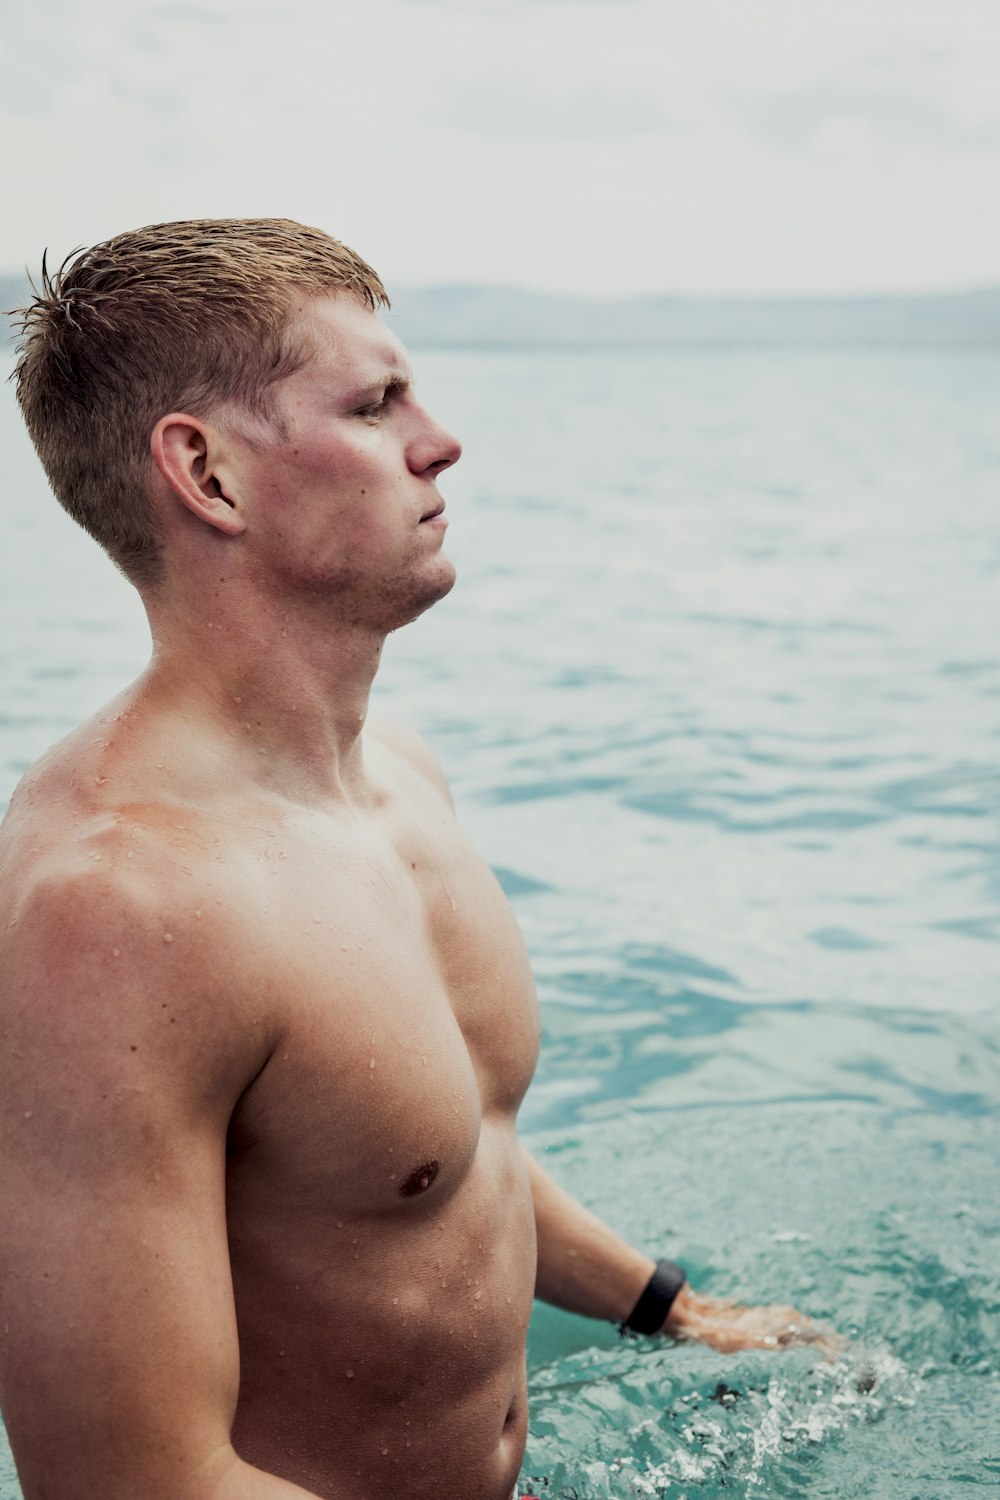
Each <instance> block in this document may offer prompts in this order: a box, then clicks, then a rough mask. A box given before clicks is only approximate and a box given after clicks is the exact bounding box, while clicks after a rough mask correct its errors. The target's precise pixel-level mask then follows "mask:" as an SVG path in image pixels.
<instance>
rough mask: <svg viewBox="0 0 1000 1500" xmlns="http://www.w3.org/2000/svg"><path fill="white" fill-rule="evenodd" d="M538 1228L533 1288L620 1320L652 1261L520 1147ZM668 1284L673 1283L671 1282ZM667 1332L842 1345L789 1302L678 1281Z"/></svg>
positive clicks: (747, 1342)
mask: <svg viewBox="0 0 1000 1500" xmlns="http://www.w3.org/2000/svg"><path fill="white" fill-rule="evenodd" d="M524 1155H525V1160H526V1161H527V1164H528V1174H529V1177H530V1180H531V1193H532V1198H533V1201H534V1208H535V1227H536V1230H537V1234H538V1270H537V1273H536V1277H535V1294H536V1296H538V1297H540V1298H541V1299H542V1300H543V1301H544V1302H551V1303H553V1304H554V1305H555V1306H556V1307H562V1308H565V1310H566V1311H567V1312H575V1313H582V1314H583V1316H584V1317H589V1318H604V1319H607V1321H608V1322H611V1323H623V1322H625V1320H626V1319H627V1318H628V1317H629V1315H630V1314H631V1312H632V1311H633V1309H634V1308H635V1305H636V1303H637V1302H638V1300H639V1298H640V1296H641V1294H642V1292H643V1291H644V1290H645V1288H646V1286H647V1285H648V1283H649V1279H650V1277H651V1276H652V1274H653V1272H654V1270H655V1269H656V1264H655V1262H654V1261H653V1260H651V1259H650V1257H649V1256H648V1255H643V1254H642V1252H641V1251H639V1250H634V1249H633V1248H632V1246H631V1245H629V1244H628V1243H627V1242H626V1241H625V1240H623V1239H622V1238H621V1236H620V1235H617V1234H616V1233H615V1232H614V1230H613V1229H609V1227H608V1226H607V1224H603V1223H602V1222H601V1220H600V1219H598V1218H597V1217H596V1216H595V1215H594V1214H592V1213H590V1211H589V1210H588V1209H586V1208H584V1207H583V1205H582V1204H581V1203H577V1201H576V1199H575V1198H572V1197H571V1196H570V1194H569V1193H567V1192H565V1191H564V1190H563V1189H562V1188H561V1187H559V1185H558V1183H555V1182H553V1180H552V1178H551V1177H550V1176H549V1175H548V1173H547V1172H546V1171H544V1169H543V1168H542V1167H540V1166H539V1165H538V1163H537V1162H536V1161H535V1160H534V1158H533V1157H532V1156H531V1154H530V1152H527V1151H525V1153H524ZM671 1290H672V1289H671ZM659 1331H660V1332H663V1333H665V1334H667V1335H669V1336H670V1337H672V1338H681V1339H688V1338H694V1339H701V1340H703V1341H704V1342H705V1343H707V1344H710V1345H711V1346H712V1347H713V1348H714V1349H719V1350H721V1351H723V1352H726V1353H730V1352H733V1351H735V1350H737V1349H749V1348H765V1349H766V1348H781V1347H783V1346H784V1345H786V1344H790V1343H800V1344H801V1343H805V1344H813V1345H815V1346H816V1347H817V1348H818V1350H819V1351H820V1352H822V1353H823V1354H825V1355H826V1356H827V1357H831V1356H835V1355H837V1354H839V1352H840V1351H841V1350H842V1348H843V1341H842V1340H841V1339H839V1338H838V1337H837V1336H836V1335H835V1334H831V1333H830V1332H829V1331H827V1330H824V1329H821V1328H818V1327H817V1325H816V1324H815V1323H813V1322H812V1321H811V1320H810V1319H809V1318H806V1317H804V1316H803V1315H802V1313H800V1312H797V1311H796V1309H795V1308H794V1307H785V1306H778V1307H775V1306H770V1307H743V1306H739V1305H737V1304H735V1303H732V1302H730V1301H728V1300H725V1299H719V1298H717V1297H711V1296H706V1295H704V1294H699V1293H697V1292H695V1291H693V1290H692V1288H691V1287H690V1286H688V1285H687V1284H685V1285H683V1286H682V1287H681V1288H680V1290H679V1291H678V1292H677V1293H676V1295H675V1296H674V1297H673V1300H672V1302H670V1311H669V1313H667V1315H666V1317H665V1319H664V1322H663V1325H662V1328H661V1329H660V1330H659Z"/></svg>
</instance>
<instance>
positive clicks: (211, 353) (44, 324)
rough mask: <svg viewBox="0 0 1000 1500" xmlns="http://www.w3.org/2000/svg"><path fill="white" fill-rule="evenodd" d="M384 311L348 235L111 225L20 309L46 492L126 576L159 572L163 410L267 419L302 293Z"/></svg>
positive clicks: (212, 223) (217, 225)
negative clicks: (157, 434)
mask: <svg viewBox="0 0 1000 1500" xmlns="http://www.w3.org/2000/svg"><path fill="white" fill-rule="evenodd" d="M337 291H348V292H350V293H352V294H354V295H355V296H356V297H358V298H360V299H362V301H364V302H365V303H367V305H368V307H369V308H371V309H374V308H376V307H377V306H379V305H383V306H384V305H387V304H388V298H387V296H386V294H385V290H384V288H383V286H382V283H381V282H380V281H379V278H378V277H377V276H376V274H375V272H374V271H373V270H372V269H371V268H370V267H369V266H367V265H366V264H365V262H364V261H363V260H361V258H360V257H359V256H357V255H355V253H354V252H353V251H352V250H349V249H348V248H347V246H346V245H341V244H340V243H338V241H336V240H334V239H331V238H330V236H329V235H327V234H324V233H323V232H322V231H321V230H318V229H310V228H308V227H306V226H305V225H302V224H296V223H293V222H292V221H291V220H288V219H196V220H191V221H187V222H182V223H176V224H154V225H150V226H149V227H148V228H146V229H138V230H134V231H132V232H130V233H127V234H121V235H117V236H116V237H115V238H114V239H112V240H108V241H107V242H106V243H105V244H103V245H97V246H95V247H94V248H93V249H92V250H87V251H84V252H82V253H81V254H79V255H77V256H76V258H75V259H72V260H71V261H70V262H67V263H66V264H65V265H64V266H63V268H62V269H61V270H60V271H59V272H58V273H57V274H56V275H55V276H49V274H48V272H47V270H46V269H45V267H44V265H43V270H42V284H41V289H40V290H39V291H38V292H37V293H36V295H35V298H34V301H33V302H32V304H31V305H30V306H29V307H27V308H26V309H24V311H23V313H22V314H21V318H22V326H23V336H22V340H21V346H20V352H19V358H18V363H17V369H16V381H17V395H18V400H19V402H20V405H21V410H22V412H23V413H24V418H25V421H26V423H27V426H28V430H29V432H30V433H31V437H32V440H33V442H34V444H35V447H36V449H37V450H38V455H39V457H40V459H41V461H42V464H43V466H44V468H45V471H46V473H47V474H48V477H49V481H50V483H51V485H52V488H53V491H54V492H55V495H56V498H57V499H58V500H59V502H60V503H61V504H62V505H63V506H64V507H65V509H66V510H67V511H68V512H69V514H70V515H71V516H72V517H73V518H74V520H76V521H78V522H79V523H80V525H81V526H83V527H84V529H85V530H87V531H89V532H90V534H91V536H93V537H94V538H95V539H96V540H97V541H98V542H100V544H101V546H102V547H104V548H105V550H106V551H107V552H108V553H109V554H110V556H111V557H112V558H113V559H114V561H115V562H116V563H118V565H119V566H120V567H121V568H122V570H123V571H124V572H125V573H126V574H127V575H128V576H129V577H130V578H131V579H132V581H133V582H134V583H137V584H140V585H149V584H153V583H156V582H157V581H158V579H159V578H160V576H161V574H162V552H161V535H160V530H159V527H158V524H157V519H156V515H155V512H154V510H153V508H152V506H151V504H150V499H149V487H148V479H149V471H150V463H151V459H150V434H151V433H152V430H153V428H154V426H155V424H156V423H157V421H158V420H159V419H160V417H162V416H163V415H164V414H165V413H167V412H170V411H174V410H182V411H188V412H190V413H192V414H193V415H195V416H200V417H206V416H208V415H210V414H212V413H214V412H216V411H218V410H219V409H220V408H224V407H228V408H230V409H233V408H235V409H237V410H242V411H244V412H246V413H247V414H248V415H249V416H251V417H254V418H257V419H261V418H263V419H265V420H266V419H268V418H270V417H271V416H272V415H273V412H272V403H271V396H272V392H273V388H274V386H275V384H276V382H278V381H281V380H283V379H285V378H286V377H287V376H289V375H290V374H292V373H293V372H294V371H295V370H296V369H298V368H299V367H300V366H301V365H302V364H303V362H304V361H305V360H306V359H307V358H308V355H309V350H308V348H302V347H299V346H298V345H297V344H296V342H295V340H294V337H292V336H291V324H292V313H293V309H294V307H295V306H296V305H297V304H300V303H301V301H302V297H303V294H305V295H306V296H307V297H321V296H324V295H328V294H330V293H334V292H337Z"/></svg>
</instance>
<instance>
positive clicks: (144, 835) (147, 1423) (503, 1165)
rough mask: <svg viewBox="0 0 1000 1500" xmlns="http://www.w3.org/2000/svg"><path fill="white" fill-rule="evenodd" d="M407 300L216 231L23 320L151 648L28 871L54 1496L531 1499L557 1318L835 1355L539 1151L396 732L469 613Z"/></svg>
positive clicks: (35, 429) (424, 791)
mask: <svg viewBox="0 0 1000 1500" xmlns="http://www.w3.org/2000/svg"><path fill="white" fill-rule="evenodd" d="M385 300H386V299H385V293H384V291H383V289H382V286H381V284H380V282H379V280H378V278H377V277H376V276H375V274H374V272H372V271H371V269H370V268H369V267H368V266H366V265H365V264H364V262H362V261H361V260H360V259H359V258H358V257H357V256H356V255H354V254H353V253H352V252H351V251H349V250H347V249H346V248H345V247H344V246H342V245H339V244H338V243H337V242H335V241H333V240H331V239H330V238H329V237H328V236H326V235H325V234H322V233H320V232H319V231H317V230H313V229H306V228H304V227H302V226H300V225H295V224H291V223H289V222H286V221H281V220H252V221H210V222H198V223H184V224H173V225H159V226H155V227H153V228H150V229H146V230H142V231H138V232H136V233H132V234H124V235H121V236H119V237H118V238H116V239H114V240H111V241H109V242H108V243H107V244H105V245H101V246H98V247H97V248H95V249H94V250H92V251H89V252H87V253H84V254H82V255H80V256H79V257H78V258H77V260H76V261H75V262H74V263H73V264H72V265H71V266H70V267H69V268H68V269H66V270H64V272H63V273H61V274H60V275H59V276H58V277H56V278H55V279H50V278H49V277H48V276H47V275H44V274H43V285H42V290H41V292H40V293H39V294H38V296H37V297H36V300H35V302H34V304H33V306H32V307H31V308H30V309H29V310H28V311H27V312H26V314H25V327H24V341H23V345H22V351H21V356H20V361H19V365H18V371H17V379H18V394H19V399H20V401H21V404H22V409H23V411H24V414H25V417H26V420H27V423H28V426H29V429H30V431H31V434H32V437H33V439H34V441H35V444H36V446H37V448H38V451H39V454H40V457H41V459H42V462H43V464H44V465H45V467H46V470H47V472H48V474H49V477H50V479H51V481H52V485H53V488H54V489H55V492H56V494H57V496H58V498H59V499H60V500H61V501H62V503H63V504H64V505H65V507H66V508H67V510H68V511H69V512H70V513H71V514H72V515H73V516H74V517H75V518H76V519H77V520H78V521H80V522H81V524H83V525H84V526H85V527H86V528H87V529H88V530H89V531H90V532H91V533H92V534H93V535H94V536H95V537H96V538H97V540H98V541H99V542H101V544H102V545H103V546H104V547H105V548H106V549H107V551H108V552H109V553H110V555H111V556H112V557H113V558H114V559H115V561H116V562H117V563H118V564H119V566H120V567H121V568H122V569H123V571H124V572H125V573H126V574H127V575H128V576H129V577H130V578H131V579H132V580H133V582H134V583H135V584H136V586H137V588H138V589H139V592H140V594H141V596H142V599H143V602H144V604H145V606H146V609H147V611H148V615H149V620H150V625H151V630H152V636H153V643H154V644H153V655H152V659H151V662H150V665H149V668H148V669H147V671H146V672H145V673H144V674H143V676H142V677H141V678H140V679H139V680H138V681H137V682H136V683H135V684H133V685H132V686H131V687H130V688H128V689H127V690H126V691H125V692H124V693H122V695H121V696H120V697H119V698H118V699H116V700H115V701H114V702H113V703H111V704H110V705H109V706H108V708H107V709H106V710H104V711H103V712H102V713H100V714H99V715H98V716H97V717H96V719H94V720H93V721H91V722H90V723H88V724H86V725H84V726H83V727H82V728H81V729H79V730H78V731H76V733H74V734H73V735H71V736H70V737H69V738H68V739H67V740H65V741H64V742H63V743H62V744H60V745H58V746H57V747H56V748H55V749H54V750H53V751H51V752H50V753H49V755H48V756H46V757H45V758H44V759H43V760H42V761H41V763H40V764H39V765H38V766H37V767H36V768H35V769H34V771H32V772H31V773H30V774H29V775H28V777H26V779H25V781H24V782H23V783H22V785H21V787H20V788H19V790H18V792H17V794H16V795H15V798H14V801H13V803H12V805H11V809H10V813H9V815H8V818H7V820H6V822H5V825H4V829H3V837H2V843H0V934H2V942H0V974H2V993H0V1017H2V1021H0V1024H2V1030H3V1038H4V1047H3V1054H2V1060H0V1071H2V1076H0V1118H2V1129H3V1146H2V1153H0V1173H2V1181H3V1209H2V1214H0V1288H2V1290H0V1298H2V1302H3V1307H2V1312H0V1328H2V1330H3V1340H2V1351H3V1357H2V1384H0V1401H2V1406H3V1412H4V1417H5V1420H6V1422H7V1425H8V1430H9V1435H10V1439H11V1443H12V1447H13V1450H14V1454H15V1459H16V1462H17V1465H18V1470H19V1474H20V1476H21V1481H22V1485H23V1488H24V1494H25V1497H26V1500H42V1497H44V1500H95V1497H97V1496H101V1497H104V1500H160V1497H163V1500H167V1497H169V1500H292V1497H308V1496H319V1497H324V1500H339V1497H341V1496H348V1495H350V1496H351V1497H365V1496H371V1497H383V1496H389V1495H393V1496H397V1497H398V1496H405V1497H412V1500H430V1497H431V1496H432V1495H433V1496H435V1497H438V1496H440V1494H441V1493H443V1492H448V1493H449V1494H453V1495H456V1496H462V1497H470V1500H471V1497H481V1500H506V1497H507V1496H509V1495H510V1494H511V1491H512V1488H513V1486H514V1485H515V1483H516V1480H517V1475H518V1469H519V1465H520V1462H521V1457H522V1453H523V1449H524V1442H525V1432H526V1423H527V1411H526V1394H525V1334H526V1330H527V1325H528V1318H529V1314H530V1311H531V1303H532V1297H533V1295H535V1293H536V1292H537V1294H538V1295H540V1296H542V1297H545V1298H547V1299H549V1300H551V1301H553V1302H555V1303H557V1304H558V1305H560V1306H562V1307H566V1308H570V1309H574V1310H576V1311H578V1312H582V1313H586V1314H590V1315H592V1316H594V1317H599V1318H607V1319H613V1320H616V1321H623V1320H629V1319H630V1320H631V1323H632V1325H633V1326H634V1327H637V1328H640V1329H644V1330H647V1331H652V1330H653V1329H658V1328H661V1327H662V1328H663V1330H664V1331H665V1332H667V1333H669V1334H671V1335H674V1336H678V1337H680V1336H694V1337H701V1338H704V1339H707V1340H708V1341H709V1342H710V1343H713V1344H715V1345H716V1347H718V1348H720V1349H730V1348H738V1347H743V1346H746V1345H750V1344H768V1343H771V1344H773V1343H775V1342H778V1341H787V1340H788V1338H790V1337H796V1336H803V1337H805V1336H811V1335H812V1330H811V1329H808V1328H806V1329H802V1328H801V1327H799V1326H797V1325H798V1315H797V1314H795V1313H794V1311H793V1310H792V1309H781V1308H778V1309H773V1308H772V1309H757V1310H752V1309H739V1308H732V1307H729V1306H727V1305H724V1304H721V1303H718V1302H716V1301H713V1300H712V1299H709V1298H706V1297H699V1296H697V1295H696V1294H695V1293H694V1292H693V1291H692V1290H691V1289H690V1288H689V1287H688V1286H686V1285H685V1286H681V1287H680V1290H678V1285H679V1283H680V1281H681V1276H680V1274H679V1273H676V1272H675V1270H674V1268H671V1267H670V1266H669V1264H666V1265H665V1266H664V1267H663V1268H662V1269H661V1270H660V1271H659V1272H657V1268H656V1266H655V1265H654V1262H653V1260H652V1259H650V1258H649V1257H647V1256H646V1255H645V1254H643V1253H642V1252H640V1251H638V1250H634V1249H632V1248H631V1247H630V1246H628V1245H626V1244H625V1243H624V1242H623V1241H621V1240H620V1239H619V1238H618V1237H617V1236H616V1235H615V1234H614V1233H613V1232H612V1231H611V1230H610V1229H608V1228H606V1227H605V1226H604V1225H603V1224H601V1223H600V1222H598V1221H597V1220H596V1219H595V1218H593V1216H591V1215H590V1214H589V1213H587V1212H586V1211H585V1210H584V1209H583V1208H581V1207H580V1206H579V1205H578V1204H576V1203H575V1202H574V1201H573V1200H572V1199H571V1198H569V1197H568V1196H567V1195H566V1194H565V1193H564V1192H562V1190H561V1189H560V1188H558V1187H557V1186H556V1185H555V1184H554V1183H553V1182H552V1181H551V1180H550V1179H549V1178H548V1177H547V1176H546V1174H545V1173H544V1172H543V1171H542V1170H541V1168H540V1167H539V1166H538V1165H537V1164H536V1163H534V1162H533V1161H532V1160H531V1159H530V1157H528V1156H526V1155H525V1154H523V1152H522V1150H521V1148H520V1147H519V1145H518V1142H517V1138H516V1134H515V1117H516V1113H517V1109H518V1105H519V1103H520V1101H521V1098H522V1097H523V1095H524V1092H525V1090H526V1088H527V1087H528V1084H529V1082H530V1079H531V1076H532V1073H533V1071H534V1067H535V1063H536V1059H537V1053H538V1035H539V1023H538V1012H537V1006H536V1001H535V996H534V991H533V987H532V982H531V977H530V973H529V970H528V964H527V959H526V956H525V952H524V948H523V946H522V943H521V940H520V937H519V935H518V932H517V929H516V926H515V924H514V920H513V917H512V915H511V913H510V911H509V909H508V907H507V905H506V903H505V901H504V899H503V897H502V895H501V893H500V890H499V888H498V886H497V885H496V883H495V881H494V880H493V878H492V876H491V874H490V872H489V871H488V869H487V868H486V867H485V866H484V864H483V863H482V862H481V861H480V860H479V859H478V858H477V856H476V855H475V854H474V852H473V851H472V849H471V848H470V847H469V845H468V844H467V843H466V842H465V840H464V839H463V836H462V834H461V832H460V831H459V828H458V826H457V824H456V822H455V818H454V815H453V811H452V808H451V804H450V801H449V797H448V792H447V788H446V786H445V783H444V780H443V778H442V776H441V772H440V770H439V769H438V767H437V765H436V763H435V762H434V760H433V758H432V756H431V755H430V754H429V752H428V751H427V749H426V748H425V747H424V746H423V744H422V743H421V742H420V741H419V740H418V739H417V738H416V737H415V736H413V735H412V734H411V733H409V732H408V731H405V730H403V729H400V728H398V727H397V726H395V725H392V724H388V723H383V722H381V721H380V722H376V721H375V718H374V716H373V715H369V713H368V695H369V690H370V687H371V684H372V679H373V677H374V675H375V672H376V670H377V667H378V664H379V657H380V653H381V650H382V645H383V641H384V639H385V636H386V634H387V633H388V632H389V631H391V630H394V629H396V628H397V627H399V626H401V625H404V624H406V623H407V622H408V621H410V620H412V619H413V618H415V617H416V616H417V615H419V614H420V613H421V612H422V611H423V610H424V609H426V608H428V606H429V605H431V604H433V603H434V602H435V601H436V600H438V599H440V598H442V597H443V596H444V595H445V594H447V592H448V591H449V589H450V588H451V586H452V583H453V582H454V569H453V566H452V564H451V562H450V561H449V560H448V558H447V556H446V554H445V552H444V550H443V545H442V544H443V539H444V531H445V526H446V521H445V517H444V514H443V512H444V501H443V500H442V498H441V495H440V493H439V491H438V488H437V480H438V476H439V475H440V474H441V473H443V471H444V470H446V469H447V468H449V467H450V465H452V464H453V463H455V462H456V460H457V459H458V457H459V452H460V450H459V445H458V443H457V442H456V440H455V439H454V438H453V437H452V436H451V435H450V434H449V433H447V432H446V431H445V430H444V429H443V428H442V427H440V426H439V425H438V424H437V423H436V422H435V421H434V420H432V418H431V417H430V416H428V414H427V413H426V412H425V411H424V410H423V409H422V408H421V406H420V405H419V404H418V401H417V398H416V395H415V393H414V389H413V385H412V383H411V377H410V369H409V365H408V363H407V360H406V356H405V353H404V351H403V349H402V347H401V345H400V344H399V342H398V340H396V339H395V338H394V337H393V336H392V335H391V333H389V332H388V331H387V329H386V328H385V327H384V326H383V324H382V323H381V321H380V319H379V318H378V316H377V311H376V309H377V307H378V306H379V305H380V304H382V303H384V302H385ZM654 1273H655V1274H654ZM789 1324H791V1327H789Z"/></svg>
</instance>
